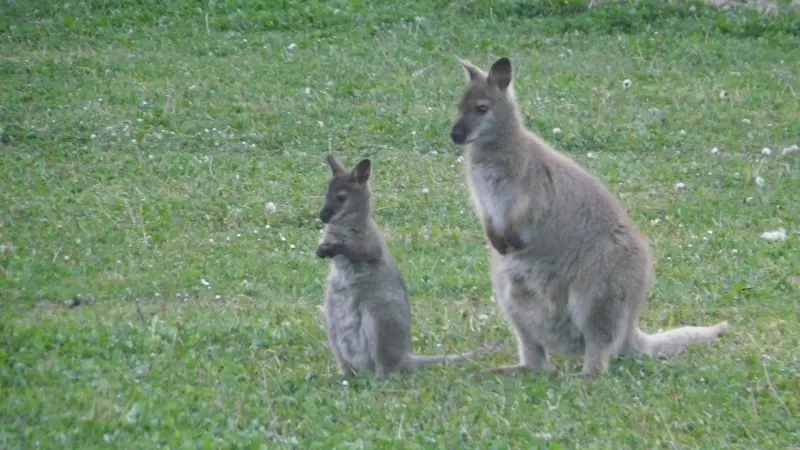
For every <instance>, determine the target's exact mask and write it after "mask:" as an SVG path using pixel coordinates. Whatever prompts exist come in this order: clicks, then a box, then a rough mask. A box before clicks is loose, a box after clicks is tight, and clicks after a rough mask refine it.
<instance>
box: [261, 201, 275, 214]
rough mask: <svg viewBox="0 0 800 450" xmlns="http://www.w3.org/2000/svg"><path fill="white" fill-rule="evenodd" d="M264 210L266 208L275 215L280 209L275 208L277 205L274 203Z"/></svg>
mask: <svg viewBox="0 0 800 450" xmlns="http://www.w3.org/2000/svg"><path fill="white" fill-rule="evenodd" d="M264 208H266V210H267V212H271V213H274V212H275V211H277V210H278V207H277V206H275V203H272V202H269V203H267V205H266V206H265V207H264Z"/></svg>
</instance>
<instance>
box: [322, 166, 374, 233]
mask: <svg viewBox="0 0 800 450" xmlns="http://www.w3.org/2000/svg"><path fill="white" fill-rule="evenodd" d="M328 165H329V166H330V167H331V172H332V173H333V176H332V178H331V180H330V181H329V182H328V190H327V191H326V192H325V204H324V205H323V206H322V211H320V213H319V219H320V220H321V221H322V223H329V222H330V221H331V220H333V219H334V218H336V219H337V220H340V219H343V218H346V217H367V216H369V213H370V193H369V186H368V185H367V181H368V180H369V174H370V166H371V163H370V160H369V159H362V160H361V161H360V162H359V163H358V164H357V165H356V167H355V168H354V169H353V170H346V169H345V168H344V167H342V165H341V164H339V161H337V160H336V158H335V157H334V156H333V155H328Z"/></svg>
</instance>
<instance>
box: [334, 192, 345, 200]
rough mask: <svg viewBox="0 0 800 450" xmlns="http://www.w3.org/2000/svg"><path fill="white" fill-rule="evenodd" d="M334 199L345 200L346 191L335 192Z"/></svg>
mask: <svg viewBox="0 0 800 450" xmlns="http://www.w3.org/2000/svg"><path fill="white" fill-rule="evenodd" d="M336 200H339V202H343V201H345V200H347V192H344V191H342V192H339V193H338V194H336Z"/></svg>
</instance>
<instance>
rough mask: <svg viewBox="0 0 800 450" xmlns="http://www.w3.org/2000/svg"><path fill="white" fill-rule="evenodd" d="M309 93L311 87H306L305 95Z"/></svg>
mask: <svg viewBox="0 0 800 450" xmlns="http://www.w3.org/2000/svg"><path fill="white" fill-rule="evenodd" d="M309 94H311V88H310V87H307V88H306V95H309Z"/></svg>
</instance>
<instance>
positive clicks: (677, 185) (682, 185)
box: [675, 181, 686, 191]
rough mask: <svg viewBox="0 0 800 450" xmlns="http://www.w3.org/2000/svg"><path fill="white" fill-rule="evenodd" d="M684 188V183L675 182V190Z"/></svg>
mask: <svg viewBox="0 0 800 450" xmlns="http://www.w3.org/2000/svg"><path fill="white" fill-rule="evenodd" d="M684 188H686V184H685V183H683V182H682V181H679V182H677V183H675V190H676V191H680V190H683V189H684Z"/></svg>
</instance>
